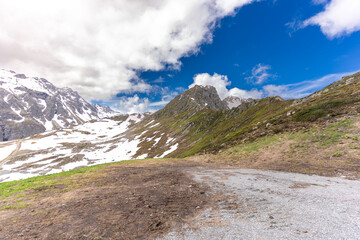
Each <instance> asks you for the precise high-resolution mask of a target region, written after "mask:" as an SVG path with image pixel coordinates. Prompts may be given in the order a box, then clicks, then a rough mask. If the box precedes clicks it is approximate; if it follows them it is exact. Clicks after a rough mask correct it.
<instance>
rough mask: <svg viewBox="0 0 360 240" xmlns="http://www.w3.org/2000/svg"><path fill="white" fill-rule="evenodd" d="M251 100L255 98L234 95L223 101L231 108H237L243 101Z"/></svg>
mask: <svg viewBox="0 0 360 240" xmlns="http://www.w3.org/2000/svg"><path fill="white" fill-rule="evenodd" d="M251 101H253V99H251V98H249V99H247V98H239V97H234V96H230V97H227V98H225V99H224V100H223V102H224V103H225V104H226V105H227V106H228V107H229V109H232V108H236V107H238V106H240V105H241V104H243V103H246V102H251Z"/></svg>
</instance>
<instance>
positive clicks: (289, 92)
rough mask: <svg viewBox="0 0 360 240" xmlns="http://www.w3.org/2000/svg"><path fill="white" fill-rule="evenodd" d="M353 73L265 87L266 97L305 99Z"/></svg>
mask: <svg viewBox="0 0 360 240" xmlns="http://www.w3.org/2000/svg"><path fill="white" fill-rule="evenodd" d="M353 73H354V72H346V73H336V74H329V75H326V76H324V77H322V78H319V79H315V80H308V81H303V82H299V83H294V84H286V85H266V86H264V87H263V91H264V94H265V96H280V97H282V98H285V99H295V98H303V97H306V96H308V95H310V94H312V93H313V92H315V91H318V90H320V89H322V88H324V87H326V86H327V85H329V84H331V83H333V82H335V81H337V80H339V79H341V78H342V77H344V76H348V75H351V74H353Z"/></svg>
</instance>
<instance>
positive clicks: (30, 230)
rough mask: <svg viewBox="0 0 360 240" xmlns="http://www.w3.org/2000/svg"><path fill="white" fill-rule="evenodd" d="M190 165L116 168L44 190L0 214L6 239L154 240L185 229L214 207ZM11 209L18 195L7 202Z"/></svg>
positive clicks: (29, 194) (0, 235) (0, 228)
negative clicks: (182, 227) (204, 211)
mask: <svg viewBox="0 0 360 240" xmlns="http://www.w3.org/2000/svg"><path fill="white" fill-rule="evenodd" d="M185 168H186V166H179V165H160V166H159V165H157V166H154V167H151V166H150V167H141V166H140V167H132V166H131V165H130V166H125V167H124V165H121V166H119V165H116V164H114V165H110V166H108V167H106V169H105V170H103V171H102V172H101V173H100V174H96V175H95V176H94V174H92V175H85V176H83V175H80V176H79V177H75V178H73V179H72V181H71V182H66V181H65V183H64V184H59V185H55V186H51V187H46V186H45V187H41V188H38V189H32V190H30V191H28V192H26V194H25V195H26V197H22V198H23V199H25V200H23V203H24V204H27V205H28V206H26V207H24V208H22V209H6V210H0V239H153V238H156V237H159V236H160V235H161V234H164V233H167V232H169V231H171V230H173V229H176V228H177V227H178V226H181V225H183V224H184V223H185V222H186V221H187V220H188V219H191V218H193V217H195V216H196V215H197V214H199V213H200V212H201V211H202V210H203V209H204V208H206V206H207V205H208V204H209V199H210V198H209V196H207V190H208V189H207V187H206V186H205V185H201V184H199V183H197V182H195V181H194V180H192V178H191V177H190V176H188V175H187V174H186V173H185V172H184V171H183V170H184V169H185ZM2 201H6V202H7V203H6V204H7V205H11V204H12V203H13V202H16V201H17V197H16V196H14V197H10V198H7V199H5V200H2Z"/></svg>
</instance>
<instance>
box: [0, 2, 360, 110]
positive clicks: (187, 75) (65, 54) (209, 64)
mask: <svg viewBox="0 0 360 240" xmlns="http://www.w3.org/2000/svg"><path fill="white" fill-rule="evenodd" d="M19 6H22V7H21V8H19ZM359 12H360V1H359V0H258V1H257V0H197V1H194V0H182V1H178V0H121V1H120V0H119V1H106V2H104V1H102V0H78V1H77V2H76V4H74V2H73V1H71V0H63V1H61V2H60V1H58V2H55V3H53V2H49V1H47V0H33V1H31V3H30V2H29V1H27V0H12V1H3V2H0V27H1V29H2V33H1V34H0V51H1V53H2V54H1V56H0V66H1V67H2V68H7V69H11V70H15V71H16V72H23V73H26V74H27V75H33V76H40V77H45V78H47V79H48V80H49V81H51V82H53V83H54V84H55V85H57V86H60V87H71V88H73V89H74V90H76V91H78V92H79V93H80V94H81V95H82V96H84V97H85V98H86V99H87V100H88V101H91V102H93V103H100V104H104V105H109V106H110V107H112V108H114V109H116V110H118V111H121V112H123V113H129V112H145V111H155V110H157V109H159V108H162V107H163V106H165V104H166V103H168V102H169V101H170V100H171V99H172V98H174V97H175V96H176V95H177V94H179V93H181V92H183V91H185V90H186V89H188V88H189V86H193V85H194V84H200V85H213V86H214V87H216V89H217V90H218V92H219V95H220V97H221V98H225V97H227V96H237V97H245V98H248V97H253V98H260V97H266V96H275V95H280V96H282V97H283V98H300V97H304V96H306V95H308V94H310V93H312V92H313V91H316V90H318V89H321V88H323V87H325V86H326V85H328V84H330V83H331V82H333V81H336V80H338V79H340V78H341V77H342V76H344V75H347V74H350V73H353V72H356V71H359V70H360V31H359V30H360V14H359ZM9 14H11V16H10V15H9Z"/></svg>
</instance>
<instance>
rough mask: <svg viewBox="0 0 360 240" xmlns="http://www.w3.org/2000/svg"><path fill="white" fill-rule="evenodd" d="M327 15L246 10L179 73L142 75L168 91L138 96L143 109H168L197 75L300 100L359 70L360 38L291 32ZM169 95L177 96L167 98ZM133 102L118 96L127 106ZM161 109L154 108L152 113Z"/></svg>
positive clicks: (295, 7) (275, 8) (271, 4)
mask: <svg viewBox="0 0 360 240" xmlns="http://www.w3.org/2000/svg"><path fill="white" fill-rule="evenodd" d="M323 10H324V5H323V4H314V2H312V1H288V0H278V1H261V2H257V3H253V4H250V5H247V6H244V7H243V8H241V9H239V10H237V11H236V14H235V15H234V16H228V17H225V18H224V19H222V20H221V21H220V22H219V23H218V27H217V28H216V29H215V31H214V38H213V42H212V43H210V44H203V45H202V46H201V50H200V52H198V53H197V54H194V55H191V56H188V57H183V58H181V59H180V61H181V62H182V66H181V68H180V69H177V70H171V69H170V70H164V71H147V72H143V73H141V75H140V76H141V78H142V79H144V80H146V82H147V83H149V84H152V85H157V86H159V88H164V87H166V88H168V91H167V92H165V93H163V94H161V93H160V92H159V93H157V94H156V95H155V94H154V92H150V93H148V94H147V93H135V94H137V96H138V97H139V98H140V99H139V103H140V102H141V98H148V99H149V100H150V102H152V103H154V102H157V103H159V104H160V103H165V102H166V101H168V100H170V99H171V98H172V97H173V96H174V94H176V93H180V92H182V91H183V90H185V89H188V86H189V85H191V84H192V83H193V82H194V79H193V78H194V76H195V75H196V74H199V73H209V74H210V75H213V74H214V73H217V74H219V75H226V76H227V78H228V81H231V85H228V89H231V88H234V87H237V88H239V89H244V90H247V91H250V90H252V89H257V90H259V91H261V90H262V89H263V87H264V86H266V87H265V89H268V88H269V85H270V86H274V87H277V88H276V89H275V90H274V89H273V91H268V92H264V93H263V95H262V96H267V95H281V96H282V97H284V98H298V97H303V96H305V95H307V94H309V93H311V92H313V91H315V90H319V89H321V88H323V87H325V86H326V85H328V84H330V83H331V82H333V81H335V80H338V79H340V78H341V76H343V75H346V74H348V73H352V72H355V71H358V70H360V32H356V31H355V32H353V33H351V34H344V35H340V36H337V37H331V36H327V35H326V34H324V33H323V32H322V31H321V30H320V27H319V26H308V27H304V28H300V29H294V28H293V27H292V25H291V23H295V24H297V23H296V22H297V21H299V22H301V21H304V20H306V19H309V18H311V17H312V16H314V15H316V14H317V13H319V12H321V11H323ZM359 10H360V9H359ZM259 68H263V69H264V70H263V71H261V72H260V75H259V76H261V74H265V75H264V76H263V77H264V78H263V79H260V81H258V82H257V81H256V79H258V78H256V76H254V75H253V74H254V73H255V71H256V69H259ZM259 70H261V69H259ZM255 75H256V74H255ZM263 91H264V90H263ZM171 92H173V95H171V94H170V95H169V96H168V95H166V94H169V93H171ZM164 95H165V99H163V100H165V101H163V102H162V101H161V100H162V97H164ZM132 96H133V93H132V94H119V95H118V97H120V98H121V97H123V98H122V99H124V100H125V97H132ZM256 96H258V95H257V94H255V97H256ZM150 105H151V103H150ZM162 106H163V105H162V104H160V105H157V104H154V105H153V107H150V108H151V109H152V110H153V109H157V108H160V107H162Z"/></svg>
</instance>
